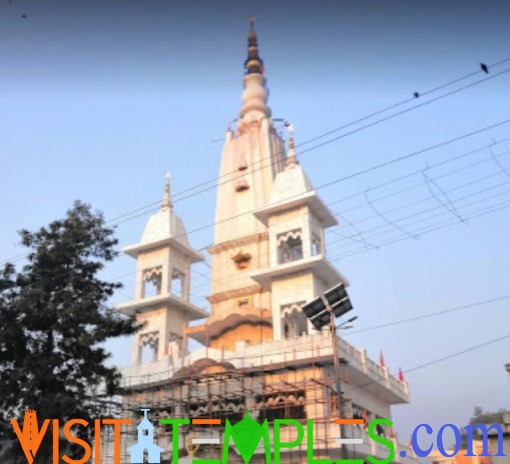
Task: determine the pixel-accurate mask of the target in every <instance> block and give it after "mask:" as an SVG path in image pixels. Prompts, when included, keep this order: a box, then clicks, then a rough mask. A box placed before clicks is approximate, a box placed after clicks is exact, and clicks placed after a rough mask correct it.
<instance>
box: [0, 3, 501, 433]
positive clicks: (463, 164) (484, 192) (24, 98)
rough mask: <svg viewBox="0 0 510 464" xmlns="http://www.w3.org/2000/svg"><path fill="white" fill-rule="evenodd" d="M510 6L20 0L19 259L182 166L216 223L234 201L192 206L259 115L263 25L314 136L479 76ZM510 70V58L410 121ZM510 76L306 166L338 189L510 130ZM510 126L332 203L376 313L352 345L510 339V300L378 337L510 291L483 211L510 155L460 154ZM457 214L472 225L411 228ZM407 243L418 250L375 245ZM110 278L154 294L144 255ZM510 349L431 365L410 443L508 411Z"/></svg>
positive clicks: (1, 32) (404, 350) (351, 188)
mask: <svg viewBox="0 0 510 464" xmlns="http://www.w3.org/2000/svg"><path fill="white" fill-rule="evenodd" d="M509 9H510V7H509V6H508V4H507V5H505V4H504V2H491V1H488V2H482V1H478V2H451V1H444V2H424V1H412V2H409V1H406V2H404V1H344V0H342V1H338V2H327V1H325V0H319V1H315V2H283V1H275V2H271V3H269V2H267V3H266V2H242V3H241V2H226V1H223V2H203V1H202V2H199V1H191V2H186V3H179V2H169V1H158V0H155V1H151V2H146V1H142V0H140V1H132V0H127V1H88V2H84V1H80V0H74V1H72V2H70V1H63V0H54V1H50V0H48V1H37V2H36V1H24V0H13V1H12V2H11V3H9V2H7V1H4V2H2V3H0V63H1V73H0V159H1V164H0V166H1V168H0V208H1V211H2V216H1V217H2V219H1V232H2V233H1V235H0V258H2V259H8V258H10V257H12V256H15V255H18V254H20V253H23V249H21V248H20V247H19V246H17V245H16V244H17V242H18V239H17V230H19V229H21V228H27V229H36V228H38V227H40V226H41V225H43V224H46V223H48V222H49V221H51V220H52V219H54V218H57V217H60V216H62V215H63V214H64V212H65V210H66V209H67V208H68V207H70V206H71V204H72V202H73V201H74V200H76V199H81V200H84V201H87V202H90V203H91V204H92V205H93V206H94V207H95V208H97V209H100V210H102V211H104V212H105V215H106V217H107V218H115V217H116V216H119V215H120V214H123V213H126V212H128V211H131V210H133V209H135V208H138V207H140V206H144V205H147V204H149V203H151V202H154V201H158V200H159V199H160V198H161V195H162V190H163V183H164V175H165V173H166V172H167V171H171V172H172V189H173V192H174V193H175V194H176V201H175V208H176V210H177V212H178V213H179V214H180V215H181V216H182V217H183V219H184V220H185V222H186V225H187V227H188V230H192V229H195V228H199V227H201V226H203V225H207V224H212V222H213V220H214V202H215V191H214V189H209V190H207V191H205V192H204V193H202V194H200V195H194V196H192V197H191V198H189V199H186V200H181V201H178V198H179V195H178V194H177V193H178V192H180V191H183V190H185V189H187V188H189V187H192V186H194V185H196V184H198V183H201V182H203V181H208V180H211V179H214V178H215V176H216V175H217V172H218V169H219V159H220V155H221V142H213V141H215V140H217V139H220V138H222V137H223V134H224V131H225V129H226V127H227V124H228V123H229V121H232V120H233V119H234V118H236V117H237V112H238V110H239V108H240V95H241V90H242V87H241V86H242V63H243V61H244V58H245V53H246V33H247V17H248V15H249V14H252V13H254V14H255V15H256V16H257V24H256V27H257V32H258V35H259V43H260V51H261V56H262V57H263V59H264V61H265V68H266V77H267V79H268V86H269V88H270V106H271V108H272V110H273V114H274V116H275V117H276V118H284V119H286V120H289V121H291V122H292V123H293V124H294V126H295V136H296V142H297V143H298V144H299V143H301V142H303V141H305V140H307V139H309V138H311V137H314V136H317V135H320V134H322V133H324V132H326V131H328V130H331V129H334V128H336V127H338V126H341V125H344V124H348V123H350V122H352V121H354V120H356V119H358V118H361V117H363V116H365V115H367V114H370V113H372V112H374V111H377V110H379V109H381V108H385V107H387V106H389V105H392V104H395V103H398V102H401V101H403V100H405V99H408V98H411V97H412V96H413V92H420V93H424V92H426V91H427V90H430V89H433V88H435V87H437V86H440V85H442V84H444V83H447V82H450V81H452V80H454V79H457V78H459V77H462V76H466V75H468V74H469V73H476V72H477V71H479V63H480V62H484V63H487V64H489V65H491V64H494V63H497V62H500V61H502V60H505V59H508V58H510V52H509V50H508V43H510V37H509V35H510V32H509V30H508V24H507V18H508V14H509V12H510V11H509ZM23 14H25V15H26V16H27V18H22V17H21V15H23ZM508 68H510V61H509V62H505V63H502V64H501V65H499V66H497V67H494V68H490V73H489V74H488V75H487V76H485V75H484V74H483V73H482V72H479V73H478V74H476V75H473V76H472V77H470V78H468V79H466V80H463V81H461V82H459V83H457V84H454V85H452V86H451V87H447V88H445V89H443V90H440V91H437V92H435V93H431V94H429V95H428V96H423V97H420V98H419V99H416V101H412V102H410V103H408V104H407V105H403V106H402V107H399V110H400V109H404V108H410V107H411V106H413V105H415V104H420V103H424V102H426V101H427V100H428V99H429V98H434V97H438V96H440V95H443V94H445V93H447V92H449V91H451V90H454V89H459V88H460V87H461V86H463V85H467V84H470V83H475V82H476V81H479V80H481V79H483V78H484V77H491V76H493V75H495V74H496V73H497V72H504V71H505V70H506V69H508ZM509 84H510V72H508V73H503V74H502V75H500V76H496V77H494V78H492V79H490V80H487V81H484V82H481V83H479V84H477V85H473V86H472V87H471V88H468V89H466V90H463V91H459V92H457V93H455V94H452V95H450V96H445V97H444V98H441V99H439V100H438V101H436V102H434V103H431V104H427V105H424V106H422V107H420V108H416V109H413V110H411V111H409V112H407V113H405V114H403V115H401V116H398V117H395V118H393V119H390V120H388V121H385V122H383V123H381V124H378V125H375V126H374V127H370V128H366V129H363V130H360V131H359V132H357V133H355V134H352V135H349V136H345V137H343V138H341V139H339V140H337V141H334V142H332V143H329V144H326V145H324V146H323V147H320V148H317V149H314V150H312V151H310V152H307V153H303V154H302V155H301V156H300V160H301V164H302V165H303V167H304V169H305V170H306V171H307V173H308V174H309V176H310V178H311V179H312V182H313V184H314V185H315V186H321V185H322V184H325V183H327V182H330V181H332V180H335V179H338V178H340V177H343V176H349V175H351V174H353V173H356V172H358V171H360V170H364V169H366V168H368V167H371V166H374V165H376V164H379V163H383V162H385V161H388V160H391V159H393V158H396V157H399V156H402V155H406V154H409V153H414V152H416V151H419V150H422V149H424V148H427V147H430V146H433V145H435V144H438V143H441V142H443V141H445V140H449V139H452V138H455V137H458V136H462V135H463V134H467V133H470V132H473V131H476V130H478V129H480V128H483V127H486V126H490V125H493V124H497V123H499V122H501V121H504V120H506V119H509V118H510V113H509V111H508V108H509V103H510V92H509ZM394 111H397V110H394ZM387 114H392V113H391V112H389V113H385V114H384V115H387ZM384 115H383V116H384ZM376 119H377V118H374V119H371V120H369V121H367V122H371V121H374V120H376ZM356 127H359V125H358V126H352V128H356ZM509 127H510V125H509V124H505V125H501V126H499V127H497V128H494V129H492V130H488V131H485V132H481V133H479V134H478V135H475V136H472V137H468V138H464V139H462V140H459V141H458V142H456V143H452V144H450V145H447V146H444V147H442V148H440V149H437V150H430V151H427V152H424V153H423V154H421V155H418V156H415V157H412V158H410V159H409V160H407V161H403V162H399V163H395V164H392V165H391V166H388V167H387V168H384V169H378V170H375V171H372V172H370V173H369V174H364V175H359V176H356V177H353V178H352V179H350V180H347V181H343V182H338V183H336V184H334V185H332V186H331V187H327V188H326V187H325V188H321V189H320V190H319V191H320V193H321V195H322V197H323V198H324V199H325V200H326V202H328V203H332V204H333V205H332V209H333V210H334V211H335V212H337V213H339V214H340V215H341V217H343V218H345V219H346V220H347V221H344V222H343V224H341V226H340V227H339V228H337V230H336V232H337V233H339V234H342V235H343V236H344V239H343V240H342V239H341V238H340V237H339V236H338V235H335V232H331V233H330V234H328V237H329V241H330V243H331V244H330V247H329V256H330V257H331V258H333V259H334V258H339V259H337V260H335V264H336V265H337V266H338V268H339V269H340V270H341V272H342V273H344V274H345V275H346V276H347V277H348V278H349V280H350V282H351V288H350V294H351V298H352V300H353V303H354V305H355V308H356V313H357V314H358V315H359V320H358V321H356V330H358V329H359V330H360V332H359V333H353V334H351V335H349V334H348V333H346V334H345V336H346V337H347V338H348V340H349V341H350V342H351V343H353V344H354V345H356V346H360V347H365V348H366V349H367V350H368V352H369V354H370V355H371V356H372V358H374V359H378V357H379V350H381V349H382V350H383V352H384V357H385V360H386V363H387V364H388V365H389V367H390V369H391V370H392V372H394V373H396V372H397V370H398V368H399V366H401V367H402V369H404V370H405V369H409V368H412V367H414V366H417V365H420V364H423V363H426V362H429V361H433V360H435V359H438V358H441V357H443V356H446V355H448V354H451V353H455V352H457V351H461V350H464V349H466V348H469V347H471V346H474V345H477V344H479V343H483V342H485V341H488V340H491V339H495V338H497V337H500V336H504V335H507V334H508V333H509V326H510V324H509V322H510V316H509V312H508V300H506V301H500V302H497V303H493V304H487V305H484V306H479V307H476V308H472V309H468V310H465V311H458V312H453V313H450V314H447V315H443V316H439V317H436V318H431V319H426V320H421V321H418V322H411V323H406V324H401V325H397V326H394V327H390V328H386V329H380V330H374V331H369V332H363V331H361V330H362V329H364V328H367V327H371V326H374V325H378V324H382V323H385V322H388V321H396V320H400V319H403V318H407V317H412V316H416V315H420V314H424V313H428V312H431V311H438V310H442V309H448V308H451V307H455V306H459V305H464V304H469V303H472V302H475V301H480V300H485V299H492V298H495V297H498V296H502V295H505V294H507V293H510V285H509V275H510V272H509V271H510V251H509V239H508V235H509V234H508V226H509V223H510V221H509V218H510V216H509V214H510V211H509V209H501V210H500V211H498V212H494V213H493V214H487V215H483V216H480V217H477V218H472V219H470V220H466V217H468V216H470V215H475V212H476V211H479V212H483V211H487V209H488V208H491V207H493V206H494V207H495V205H503V206H504V205H505V202H508V201H509V200H510V190H509V185H510V184H509V183H508V182H509V181H510V179H509V177H508V175H507V174H505V169H506V170H507V171H508V172H510V156H507V157H505V152H506V151H508V150H510V143H508V142H507V143H506V144H505V143H504V142H501V143H499V144H497V145H495V146H494V148H493V154H495V155H496V157H497V160H498V161H499V164H498V163H497V162H496V161H494V159H493V158H492V155H491V154H490V152H489V150H488V149H487V148H484V149H481V150H480V151H478V152H476V153H474V154H472V155H466V156H463V157H459V158H458V159H457V160H456V161H451V159H452V157H455V156H457V155H461V154H464V153H467V152H469V151H472V150H474V149H477V148H480V147H486V146H487V145H488V144H490V143H492V142H494V141H496V142H498V141H501V140H503V139H504V138H506V137H510V130H509ZM345 132H347V130H344V131H343V132H342V131H340V132H338V133H337V134H336V135H341V134H344V133H345ZM323 140H328V138H325V139H323ZM313 145H314V144H313V143H312V144H310V145H306V146H303V147H302V149H304V148H308V147H311V146H313ZM298 155H299V150H298ZM443 161H449V162H448V163H445V164H443V165H441V166H435V165H436V164H438V163H440V162H443ZM450 161H451V162H450ZM500 165H501V166H500ZM427 167H429V169H428V170H427V171H426V175H427V178H426V177H425V175H424V174H423V172H421V171H424V170H426V168H427ZM411 172H416V173H417V174H415V175H414V176H409V177H407V178H406V179H404V180H402V181H399V182H392V183H390V184H389V185H387V186H386V187H384V188H375V187H376V186H377V185H379V184H381V183H384V182H389V181H391V180H392V179H395V178H398V177H400V176H403V175H406V174H409V173H411ZM411 187H412V188H411ZM404 189H408V190H405V191H404V192H401V193H399V192H400V191H401V190H404ZM354 194H356V195H357V196H355V197H353V198H351V199H348V200H344V201H340V200H341V199H343V198H345V197H348V196H351V195H354ZM383 196H384V197H386V198H384V199H381V197H383ZM413 202H414V204H413V205H408V204H409V203H413ZM423 210H429V212H428V213H423ZM381 214H382V216H383V217H381V216H380V215H381ZM147 217H148V215H147V214H146V215H143V216H141V217H139V218H136V219H133V220H130V221H127V222H125V223H122V224H119V226H118V229H117V233H118V237H119V239H120V242H121V246H125V245H128V244H132V243H135V242H136V241H138V239H139V238H140V235H141V233H142V230H143V227H144V224H145V221H146V220H147ZM406 217H407V219H406ZM417 220H420V221H421V222H416V221H417ZM441 221H446V222H448V221H452V222H454V221H457V224H455V225H453V226H451V227H449V228H445V229H441V230H438V231H435V232H431V233H430V234H427V233H423V234H421V235H420V237H419V238H416V239H413V238H410V237H409V236H412V235H418V232H417V231H419V230H421V229H420V228H422V229H427V228H432V227H433V226H434V224H438V223H440V222H441ZM348 222H350V223H353V224H354V225H355V229H353V227H352V226H349V225H348ZM391 223H393V226H392V225H391ZM395 225H397V226H398V228H397V227H395ZM360 231H361V232H362V235H361V236H360V235H358V233H359V232H360ZM406 235H407V237H406ZM212 236H213V235H212V228H206V229H203V230H201V231H199V232H196V233H193V234H190V240H191V242H192V244H193V245H194V246H195V247H196V248H202V247H204V246H207V245H208V244H210V243H211V242H212ZM346 236H347V237H351V238H348V239H345V237H346ZM392 238H396V239H400V238H407V239H406V240H402V241H398V242H397V243H394V244H392V245H388V246H382V247H380V248H379V249H378V250H375V249H374V247H375V246H376V245H377V244H384V243H385V242H387V241H391V240H392ZM363 247H366V248H367V249H366V250H365V249H363ZM356 250H359V251H361V253H359V254H355V255H353V256H347V255H350V254H352V252H353V251H356ZM196 271H197V273H196V274H194V276H193V278H194V280H195V282H194V288H193V298H194V301H196V302H197V304H200V305H201V306H206V304H207V303H206V301H205V299H204V296H205V295H207V292H208V288H207V279H206V278H204V277H203V276H201V275H199V273H200V274H207V272H208V269H207V267H205V266H203V265H199V266H197V268H196ZM105 274H106V275H107V276H108V277H110V278H115V277H118V276H125V277H124V278H122V279H121V280H122V281H123V283H124V284H125V288H124V289H123V290H122V291H121V292H119V294H118V295H116V297H115V301H121V300H125V299H128V298H130V297H131V296H132V295H133V280H134V261H133V260H131V259H130V258H128V257H122V258H119V259H118V260H117V261H116V262H115V263H113V264H112V265H111V266H110V268H109V269H108V270H107V272H106V273H105ZM126 274H128V275H126ZM128 347H129V341H128V340H123V341H117V342H115V343H113V344H111V349H112V350H113V352H114V360H115V361H116V362H118V363H121V364H123V363H126V362H128V358H127V357H126V353H127V352H129V349H128ZM509 348H510V343H509V341H508V339H507V340H505V341H502V342H499V343H496V344H493V345H490V346H487V347H485V348H482V349H479V350H476V351H473V352H470V353H467V354H465V355H463V356H459V357H457V358H454V359H452V360H449V361H445V362H443V363H440V364H436V365H433V366H430V367H428V368H424V369H420V370H418V371H416V372H412V373H410V374H409V376H408V381H409V384H410V388H411V395H412V403H411V404H410V405H405V406H399V407H396V408H395V409H394V420H395V423H396V424H397V427H396V428H397V430H398V431H399V432H400V434H401V436H402V439H403V440H404V441H405V442H407V439H408V436H409V430H410V427H411V426H412V425H414V424H417V423H420V422H430V423H431V424H432V425H433V426H436V427H437V426H438V425H439V424H441V423H445V422H452V423H455V424H458V425H464V424H465V423H467V420H468V419H469V417H470V415H471V413H472V411H473V407H474V406H482V407H483V408H484V409H487V410H494V409H499V408H502V407H507V406H508V392H509V387H510V384H509V378H508V375H507V374H506V372H505V371H504V368H503V365H504V364H505V363H506V362H510V358H509Z"/></svg>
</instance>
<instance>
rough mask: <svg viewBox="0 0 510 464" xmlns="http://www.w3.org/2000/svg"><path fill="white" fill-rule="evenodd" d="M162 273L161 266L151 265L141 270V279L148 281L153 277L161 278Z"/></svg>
mask: <svg viewBox="0 0 510 464" xmlns="http://www.w3.org/2000/svg"><path fill="white" fill-rule="evenodd" d="M162 275H163V267H162V266H156V267H151V268H148V269H144V270H143V274H142V280H143V281H148V280H152V279H154V278H156V279H159V278H161V276H162Z"/></svg>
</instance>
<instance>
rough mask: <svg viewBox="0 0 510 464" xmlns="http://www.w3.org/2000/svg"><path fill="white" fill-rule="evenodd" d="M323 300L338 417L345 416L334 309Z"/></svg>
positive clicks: (341, 432) (344, 452) (343, 433)
mask: <svg viewBox="0 0 510 464" xmlns="http://www.w3.org/2000/svg"><path fill="white" fill-rule="evenodd" d="M322 301H323V302H324V305H325V306H326V309H327V310H328V311H329V313H330V315H331V316H330V318H329V323H330V328H331V345H332V346H333V369H334V375H335V390H336V405H337V411H338V418H339V419H343V418H344V400H343V395H342V383H341V381H340V353H339V350H338V343H337V336H336V325H335V317H334V314H333V309H332V308H331V306H330V304H329V303H328V301H327V299H326V298H325V297H324V296H323V297H322ZM340 436H341V437H342V438H345V425H343V424H340ZM341 453H342V459H347V449H346V448H345V446H344V445H342V448H341Z"/></svg>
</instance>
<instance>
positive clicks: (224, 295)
mask: <svg viewBox="0 0 510 464" xmlns="http://www.w3.org/2000/svg"><path fill="white" fill-rule="evenodd" d="M260 292H262V287H261V286H260V285H250V286H249V287H243V288H236V289H235V290H228V291H226V292H219V293H214V294H213V295H210V296H208V297H207V301H209V303H220V302H221V301H226V300H231V299H233V298H240V297H242V296H248V295H253V294H254V293H260Z"/></svg>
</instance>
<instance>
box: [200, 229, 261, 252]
mask: <svg viewBox="0 0 510 464" xmlns="http://www.w3.org/2000/svg"><path fill="white" fill-rule="evenodd" d="M268 240H269V232H262V233H261V234H252V235H247V236H246V237H241V238H235V239H233V240H227V241H226V242H221V243H216V244H214V245H212V246H210V247H209V248H208V249H207V251H208V252H209V254H211V255H216V254H218V253H221V252H223V251H229V250H232V249H233V248H241V247H243V246H246V245H251V244H252V243H260V242H264V241H268Z"/></svg>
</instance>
